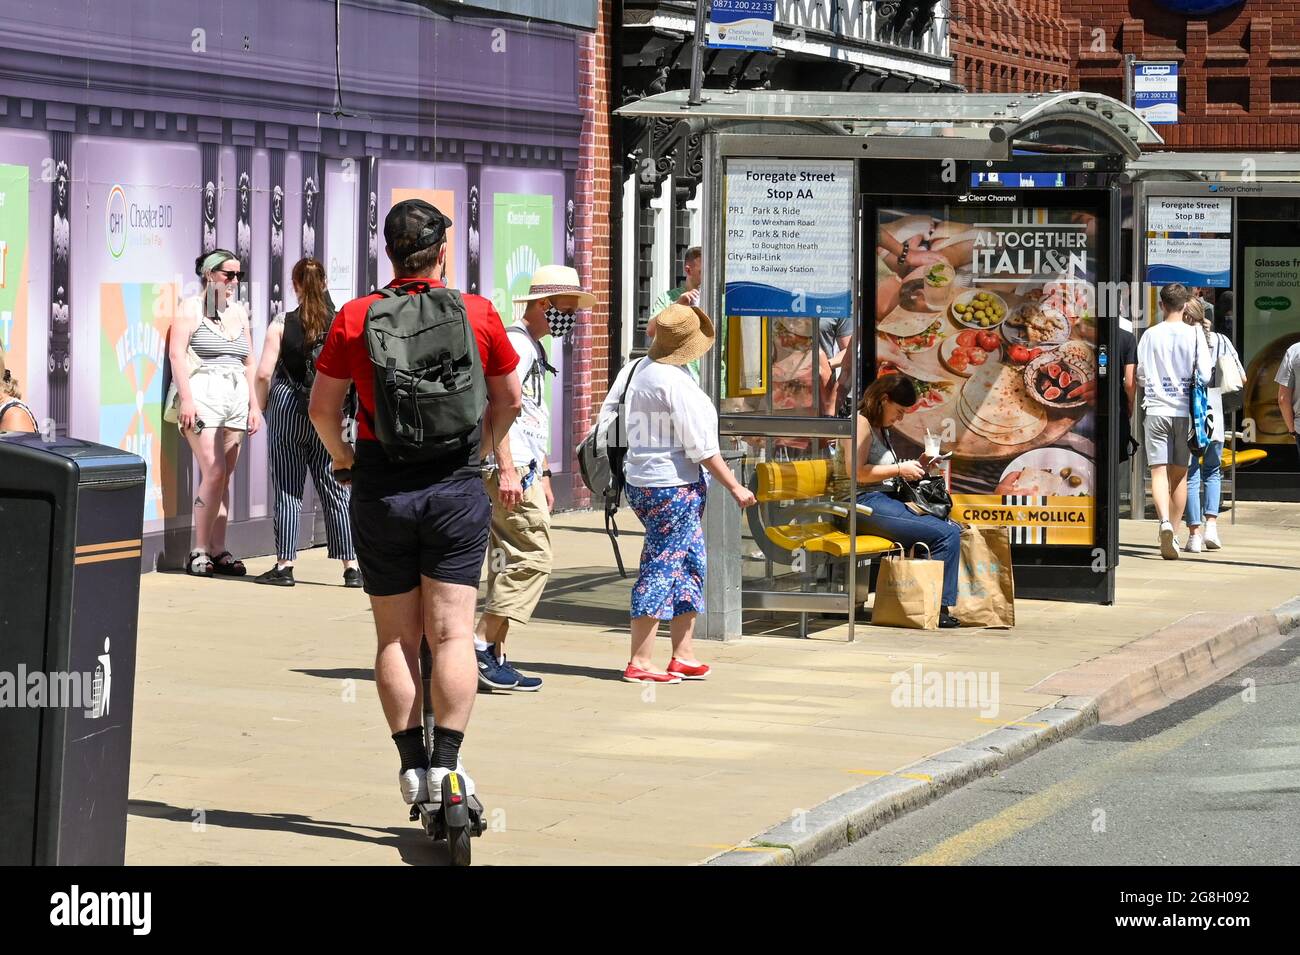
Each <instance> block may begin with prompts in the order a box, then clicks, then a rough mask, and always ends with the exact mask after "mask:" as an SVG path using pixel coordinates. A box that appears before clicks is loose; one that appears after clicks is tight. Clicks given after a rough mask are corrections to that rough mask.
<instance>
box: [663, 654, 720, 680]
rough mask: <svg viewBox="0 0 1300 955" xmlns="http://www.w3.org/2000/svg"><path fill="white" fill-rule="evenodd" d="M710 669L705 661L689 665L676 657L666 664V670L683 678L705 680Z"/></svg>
mask: <svg viewBox="0 0 1300 955" xmlns="http://www.w3.org/2000/svg"><path fill="white" fill-rule="evenodd" d="M712 669H713V668H712V667H710V666H709V665H708V664H707V663H700V664H696V665H695V666H691V665H690V664H689V663H683V662H682V661H681V660H678V659H677V658H676V657H673V659H672V662H671V663H669V664H668V672H669V673H672V674H675V675H677V676H679V677H681V678H682V679H683V680H707V679H708V678H709V672H710V671H711V670H712Z"/></svg>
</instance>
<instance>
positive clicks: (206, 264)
mask: <svg viewBox="0 0 1300 955" xmlns="http://www.w3.org/2000/svg"><path fill="white" fill-rule="evenodd" d="M232 258H233V256H232V255H231V254H230V253H229V252H223V251H221V250H220V249H218V250H217V251H216V252H209V253H208V257H207V258H206V259H204V260H203V266H202V267H201V268H200V269H199V271H200V272H211V271H212V270H213V269H215V268H216V267H217V266H218V265H221V264H222V263H223V262H229V261H230V260H231V259H232Z"/></svg>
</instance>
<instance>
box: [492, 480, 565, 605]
mask: <svg viewBox="0 0 1300 955" xmlns="http://www.w3.org/2000/svg"><path fill="white" fill-rule="evenodd" d="M518 470H519V476H520V478H522V477H523V475H524V474H526V473H527V468H520V469H518ZM483 483H484V486H485V487H486V488H487V492H488V497H489V498H490V499H491V500H492V530H491V533H490V534H489V535H488V550H487V599H486V600H484V602H483V612H484V613H490V614H494V615H495V616H498V617H506V618H508V619H509V620H511V621H513V622H514V623H520V624H526V623H528V621H530V620H531V619H532V618H533V611H534V610H535V609H536V608H537V602H538V601H539V600H541V599H542V591H543V590H544V589H545V588H546V581H547V579H548V578H549V577H550V576H551V513H550V511H548V510H547V508H546V492H545V491H543V490H542V479H541V478H540V477H539V478H537V479H536V480H534V481H533V483H532V484H531V485H530V486H529V488H528V490H526V491H524V499H523V500H522V501H520V502H519V505H518V506H517V507H515V509H514V510H512V511H507V510H506V509H505V508H504V507H502V506H501V494H500V491H499V488H498V484H497V472H496V471H490V472H488V474H487V475H486V476H485V477H484V479H483Z"/></svg>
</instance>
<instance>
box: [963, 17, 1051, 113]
mask: <svg viewBox="0 0 1300 955" xmlns="http://www.w3.org/2000/svg"><path fill="white" fill-rule="evenodd" d="M950 7H951V16H952V19H951V21H950V23H949V28H948V29H949V43H950V46H949V49H950V52H951V54H952V58H953V79H954V80H955V81H956V82H958V83H961V84H962V85H963V86H965V87H966V89H967V90H969V91H970V92H972V93H1011V92H1020V91H1029V92H1032V91H1043V92H1045V91H1048V90H1062V89H1066V88H1067V87H1068V86H1069V84H1070V47H1069V32H1068V30H1067V27H1066V23H1065V20H1064V19H1062V17H1061V7H1062V3H1061V0H1019V2H1004V0H952V2H951V4H950Z"/></svg>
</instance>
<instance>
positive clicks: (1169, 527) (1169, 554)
mask: <svg viewBox="0 0 1300 955" xmlns="http://www.w3.org/2000/svg"><path fill="white" fill-rule="evenodd" d="M1160 556H1161V557H1163V558H1164V559H1165V560H1177V559H1178V541H1177V539H1176V538H1175V537H1174V525H1173V524H1170V523H1169V522H1168V521H1161V522H1160Z"/></svg>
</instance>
